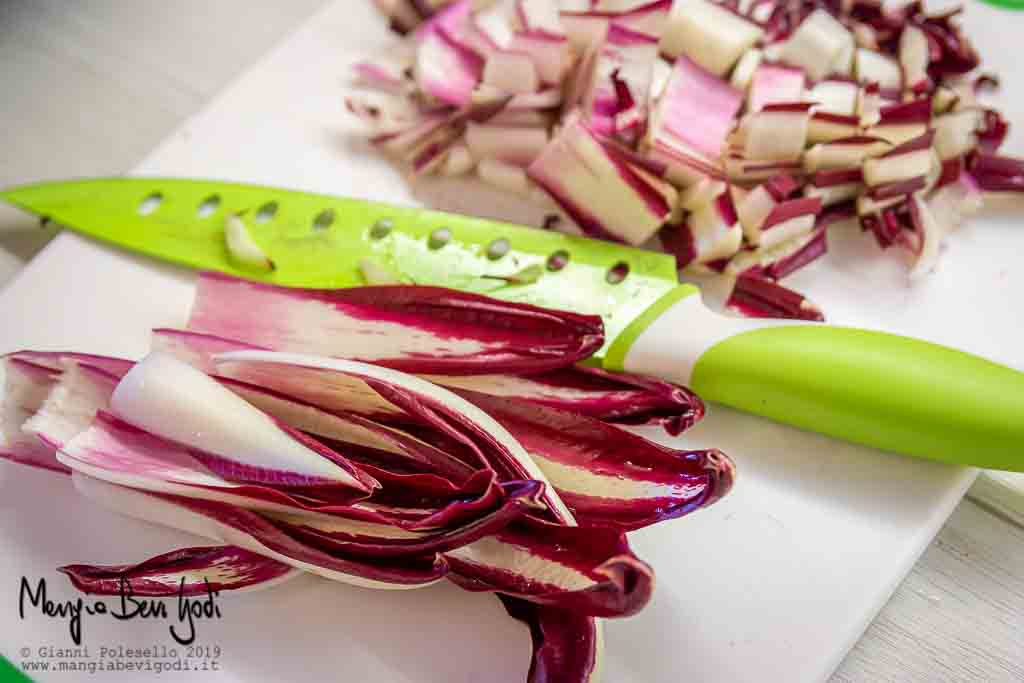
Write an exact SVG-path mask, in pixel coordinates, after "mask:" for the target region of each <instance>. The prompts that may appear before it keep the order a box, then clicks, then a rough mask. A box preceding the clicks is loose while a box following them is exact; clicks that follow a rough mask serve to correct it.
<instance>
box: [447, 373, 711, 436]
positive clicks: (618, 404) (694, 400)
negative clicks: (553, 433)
mask: <svg viewBox="0 0 1024 683" xmlns="http://www.w3.org/2000/svg"><path fill="white" fill-rule="evenodd" d="M427 379H429V380H430V381H432V382H436V383H437V384H441V385H443V386H447V387H451V388H457V389H468V390H470V391H474V392H477V393H482V394H490V395H492V396H501V397H507V398H514V399H518V400H522V401H529V402H531V403H536V404H538V405H542V406H547V407H550V408H558V409H561V410H566V411H569V412H574V413H579V414H580V415H586V416H589V417H593V418H597V419H599V420H604V421H605V422H613V423H620V424H659V425H661V426H662V427H663V428H664V429H665V431H666V432H668V433H669V434H671V435H673V436H675V435H678V434H680V433H682V432H684V431H686V430H687V429H689V428H690V427H692V426H693V425H694V424H696V423H697V422H698V421H700V419H701V418H702V417H703V416H704V404H703V403H702V402H701V400H700V398H699V397H698V396H697V395H696V394H694V393H693V392H691V391H690V390H689V389H686V388H685V387H681V386H678V385H675V384H670V383H669V382H664V381H662V380H658V379H654V378H650V377H641V376H639V375H630V374H628V373H612V372H607V371H605V370H600V369H597V368H589V367H584V366H573V367H568V368H562V369H559V370H552V371H550V372H546V373H541V374H537V375H525V376H515V375H472V376H465V377H458V376H443V375H434V376H429V377H427Z"/></svg>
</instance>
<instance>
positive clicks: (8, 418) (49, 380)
mask: <svg viewBox="0 0 1024 683" xmlns="http://www.w3.org/2000/svg"><path fill="white" fill-rule="evenodd" d="M3 364H4V395H3V402H2V403H0V458H2V459H4V460H9V461H11V462H15V463H18V464H19V465H28V466H30V467H38V468H41V469H45V470H51V471H54V472H61V473H63V474H67V473H69V472H70V470H68V468H67V467H65V466H64V465H62V464H61V463H60V462H58V461H57V459H56V457H55V455H54V448H52V447H51V446H49V445H47V444H45V443H44V442H43V441H42V440H40V439H39V438H38V437H37V436H36V435H35V434H32V433H30V432H27V431H25V430H24V429H23V427H24V425H25V423H26V422H27V421H28V420H29V419H30V418H31V417H32V415H34V414H35V413H36V411H38V410H39V409H40V408H41V407H42V405H43V403H44V401H45V400H46V397H47V395H48V394H49V393H50V390H51V389H52V388H53V387H54V386H56V384H57V380H58V376H59V372H58V371H56V370H52V369H50V368H48V367H45V366H42V365H36V364H35V363H31V362H29V361H25V360H19V359H17V358H13V357H11V356H7V357H5V358H4V359H3Z"/></svg>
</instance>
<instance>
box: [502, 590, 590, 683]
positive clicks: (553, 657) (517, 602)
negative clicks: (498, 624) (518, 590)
mask: <svg viewBox="0 0 1024 683" xmlns="http://www.w3.org/2000/svg"><path fill="white" fill-rule="evenodd" d="M498 597H499V598H500V599H501V602H502V604H503V605H504V606H505V610H506V611H507V612H508V613H509V616H511V617H513V618H514V619H518V620H519V621H521V622H523V623H524V624H526V625H527V626H528V627H529V629H530V638H531V640H532V641H533V659H532V660H531V661H530V672H529V674H528V675H527V679H526V680H527V683H597V682H598V681H600V680H601V668H602V662H601V658H602V656H603V650H604V643H603V637H602V633H601V622H600V621H599V620H598V619H595V618H594V617H588V616H583V615H579V614H576V613H575V612H572V611H570V610H564V609H558V608H557V607H547V606H544V605H538V604H535V603H532V602H528V601H526V600H522V599H519V598H513V597H511V596H508V595H502V594H501V593H499V594H498Z"/></svg>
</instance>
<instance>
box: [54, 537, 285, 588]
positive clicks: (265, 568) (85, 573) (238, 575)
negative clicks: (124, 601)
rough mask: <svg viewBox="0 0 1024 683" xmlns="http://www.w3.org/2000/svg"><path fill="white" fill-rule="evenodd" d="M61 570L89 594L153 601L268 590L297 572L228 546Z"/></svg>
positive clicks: (70, 565)
mask: <svg viewBox="0 0 1024 683" xmlns="http://www.w3.org/2000/svg"><path fill="white" fill-rule="evenodd" d="M58 571H60V572H62V573H64V574H66V575H67V577H68V579H70V581H71V583H72V584H73V585H74V587H75V588H77V589H78V590H80V591H82V592H83V593H86V594H88V595H113V596H120V595H139V596H152V597H173V596H179V595H180V596H203V595H207V593H208V592H214V591H228V590H230V591H237V590H253V589H260V588H270V587H271V586H276V585H277V584H279V583H283V582H284V581H287V580H288V579H290V578H292V577H294V576H297V575H298V574H299V572H298V571H297V570H295V569H293V568H292V567H290V566H288V565H287V564H284V563H283V562H278V561H277V560H272V559H269V558H267V557H264V556H263V555H258V554H256V553H253V552H249V551H248V550H243V549H242V548H236V547H235V546H230V545H225V546H212V547H200V548H182V549H181V550H174V551H172V552H169V553H164V554H163V555H157V556H156V557H152V558H150V559H148V560H146V561H144V562H140V563H138V564H122V565H106V566H103V565H87V564H69V565H67V566H64V567H61V568H60V569H59V570H58Z"/></svg>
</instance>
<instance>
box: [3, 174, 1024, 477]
mask: <svg viewBox="0 0 1024 683" xmlns="http://www.w3.org/2000/svg"><path fill="white" fill-rule="evenodd" d="M0 199H3V200H6V201H8V202H10V203H12V204H15V205H17V206H20V207H22V208H25V209H27V210H29V211H31V212H33V213H35V214H37V215H39V216H43V217H46V218H48V219H50V220H52V221H55V222H57V223H59V224H61V225H64V226H67V227H69V228H71V229H73V230H76V231H78V232H81V233H84V234H86V235H89V236H91V237H94V238H97V239H100V240H103V241H106V242H109V243H112V244H114V245H117V246H119V247H122V248H127V249H131V250H133V251H136V252H140V253H143V254H148V255H150V256H153V257H156V258H160V259H164V260H168V261H172V262H174V263H177V264H180V265H185V266H189V267H192V268H199V269H207V270H218V271H222V272H226V273H230V274H232V275H236V276H239V277H245V278H250V279H255V280H262V281H265V282H272V283H275V284H279V285H285V286H302V287H322V288H333V287H353V286H360V285H363V284H365V280H364V276H363V274H362V273H363V271H362V269H361V263H363V262H364V260H367V259H369V260H370V261H372V262H373V263H374V264H376V265H378V266H381V267H383V268H384V269H386V270H387V271H388V272H390V273H393V274H395V275H397V276H398V277H399V278H400V279H401V280H402V281H404V282H415V283H418V284H432V285H441V286H447V287H453V288H457V289H463V290H469V291H474V292H480V293H485V294H489V295H491V296H495V297H498V298H502V299H506V300H511V301H521V302H527V303H532V304H536V305H540V306H547V307H551V308H559V309H565V310H573V311H577V312H584V313H591V314H596V315H600V316H601V317H602V318H603V320H604V323H605V329H606V337H607V343H606V346H605V348H604V349H602V351H601V353H599V354H598V358H600V359H602V361H603V363H604V365H605V366H606V367H609V368H611V369H620V368H622V367H623V366H627V367H629V366H630V365H629V363H628V362H627V360H628V359H627V356H629V355H630V353H631V352H634V356H633V357H640V356H641V355H642V354H641V353H640V351H641V348H640V347H643V346H644V345H645V344H649V343H650V341H651V334H650V333H649V331H650V329H651V325H653V324H655V323H656V321H657V322H662V321H665V322H669V321H671V322H672V327H671V335H673V336H672V339H668V340H666V341H667V342H668V343H665V344H657V345H655V346H657V347H658V349H656V350H657V352H658V353H660V354H662V355H661V356H659V357H658V359H659V360H660V361H661V362H659V363H658V366H659V367H661V368H663V370H659V371H658V374H661V375H662V376H664V377H665V378H666V379H670V380H675V381H679V382H683V383H689V384H690V385H691V386H692V387H693V388H694V389H695V390H696V391H697V392H698V393H699V394H700V395H701V396H702V397H704V398H705V399H708V400H711V401H716V402H720V403H723V404H726V405H730V406H733V407H736V408H739V409H741V410H745V411H749V412H751V413H755V414H757V415H762V416H765V417H769V418H772V419H775V420H778V421H780V422H785V423H788V424H791V425H795V426H797V427H802V428H804V429H808V430H813V431H816V432H820V433H824V434H829V435H831V436H835V437H839V438H842V439H846V440H849V441H853V442H856V443H862V444H866V445H870V446H874V447H877V448H880V449H883V450H889V451H894V452H898V453H904V454H907V455H913V456H917V457H924V458H929V459H934V460H940V461H944V462H949V463H955V464H958V465H973V466H980V467H989V468H998V469H1007V470H1017V471H1024V373H1019V372H1016V371H1014V370H1012V369H1010V368H1007V367H1004V366H1001V365H997V364H995V363H991V362H989V361H986V360H984V359H981V358H978V357H975V356H970V355H968V354H965V353H962V352H959V351H955V350H953V349H948V348H944V347H940V346H937V345H934V344H929V343H926V342H921V341H916V340H913V339H909V338H906V337H899V336H896V335H890V334H885V333H880V332H869V331H865V330H854V329H847V328H837V327H830V326H827V325H803V324H800V325H782V326H777V325H778V322H777V321H771V322H766V323H765V324H766V325H768V327H765V328H762V329H755V330H753V331H743V332H739V333H735V334H732V335H731V336H730V335H728V334H727V335H726V338H724V340H716V341H715V342H714V343H709V344H708V345H707V347H706V348H703V349H698V350H696V351H694V355H695V356H699V357H695V358H684V357H683V355H682V354H683V353H684V352H683V351H682V350H681V349H682V348H683V345H680V344H677V343H675V341H674V340H675V339H676V337H675V335H678V336H679V338H683V337H684V336H685V335H688V334H695V333H696V332H697V331H699V330H700V329H701V328H700V326H701V325H702V324H705V323H707V322H708V321H709V320H711V319H709V318H706V317H705V318H704V322H702V321H701V320H699V319H690V318H685V317H681V318H679V322H678V323H676V322H675V320H676V316H680V315H682V313H683V312H684V311H691V310H697V311H699V310H705V309H702V308H701V307H700V306H696V307H695V306H694V305H693V304H695V303H697V298H696V297H694V296H693V295H694V294H695V293H696V291H697V290H696V288H694V287H693V286H692V285H679V283H678V281H677V274H676V264H675V259H674V258H673V257H671V256H667V255H665V254H657V253H653V252H649V251H644V250H639V249H631V248H628V247H624V246H622V245H618V244H611V243H607V242H602V241H598V240H592V239H586V238H582V237H573V236H567V235H563V234H559V233H554V232H548V231H542V230H537V229H532V228H525V227H522V226H515V225H510V224H507V223H500V222H496V221H490V220H485V219H478V218H470V217H466V216H457V215H453V214H448V213H442V212H437V211H427V210H423V209H417V208H407V207H397V206H390V205H386V204H379V203H373V202H367V201H362V200H356V199H343V198H338V197H330V196H325V195H318V194H311V193H305V192H296V191H292V190H285V189H281V188H273V187H263V186H258V185H243V184H237V183H225V182H218V181H203V180H191V179H170V178H108V179H86V180H75V181H67V182H56V183H41V184H35V185H28V186H24V187H18V188H13V189H10V190H7V191H5V192H0ZM230 213H242V218H243V220H244V221H245V223H246V224H247V225H248V226H249V228H250V232H251V234H252V236H253V237H254V239H255V241H256V242H257V243H258V244H259V245H260V247H261V248H262V250H263V251H264V252H265V253H266V254H267V255H268V256H269V257H270V258H271V259H272V260H273V262H274V265H275V267H274V269H273V270H269V271H267V270H259V269H253V268H247V267H243V266H240V265H239V264H235V263H233V262H232V260H231V258H230V255H229V254H228V251H227V248H226V245H225V234H224V225H225V219H226V217H227V216H228V215H229V214H230ZM626 271H628V274H627V275H626V276H625V277H618V276H621V275H622V274H623V273H624V272H626ZM538 272H539V273H540V274H539V276H537V277H529V278H522V277H520V278H519V280H520V281H519V282H518V283H517V282H515V281H510V280H509V278H510V277H511V276H514V275H520V276H522V274H523V273H531V274H532V275H536V274H537V273H538ZM524 279H525V282H523V281H522V280H524ZM705 313H706V311H705ZM706 315H712V314H710V313H706ZM665 316H673V317H665ZM699 317H700V316H698V318H699ZM713 322H714V321H713V320H712V323H713ZM708 324H711V323H708ZM654 336H655V337H657V338H660V335H654ZM687 348H688V347H687ZM644 351H645V352H650V347H648V348H646V349H644ZM666 360H667V361H668V362H667V363H666V362H664V361H666ZM677 360H678V363H677V364H676V361H677ZM593 362H595V363H597V362H598V361H596V360H595V361H593ZM674 364H675V365H674ZM676 366H678V367H679V368H684V367H685V368H689V367H691V366H692V367H693V371H692V373H690V372H689V371H688V370H679V371H676V369H675V367H676ZM651 372H653V371H651Z"/></svg>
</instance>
